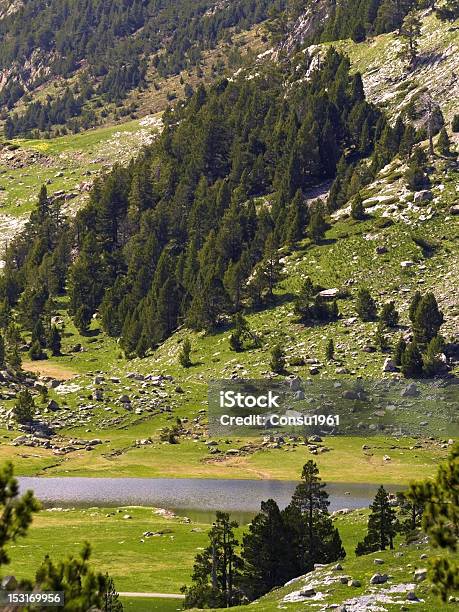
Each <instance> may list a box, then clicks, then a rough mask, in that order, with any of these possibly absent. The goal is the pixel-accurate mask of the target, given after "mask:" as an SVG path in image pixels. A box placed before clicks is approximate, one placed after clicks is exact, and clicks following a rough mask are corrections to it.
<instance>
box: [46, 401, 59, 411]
mask: <svg viewBox="0 0 459 612" xmlns="http://www.w3.org/2000/svg"><path fill="white" fill-rule="evenodd" d="M46 408H47V409H48V410H50V411H51V412H57V411H58V410H59V404H58V403H57V402H56V400H53V399H52V400H51V401H50V402H49V404H48V405H47V406H46Z"/></svg>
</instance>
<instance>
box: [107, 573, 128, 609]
mask: <svg viewBox="0 0 459 612" xmlns="http://www.w3.org/2000/svg"><path fill="white" fill-rule="evenodd" d="M103 600H104V601H103V607H102V612H123V604H122V603H121V601H120V599H119V595H118V592H117V590H116V587H115V583H114V581H113V578H111V577H110V576H109V575H108V574H105V589H104V592H103Z"/></svg>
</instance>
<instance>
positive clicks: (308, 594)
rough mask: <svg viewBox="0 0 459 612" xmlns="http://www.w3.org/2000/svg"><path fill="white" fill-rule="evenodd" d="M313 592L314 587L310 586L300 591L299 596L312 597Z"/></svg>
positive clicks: (314, 592)
mask: <svg viewBox="0 0 459 612" xmlns="http://www.w3.org/2000/svg"><path fill="white" fill-rule="evenodd" d="M315 594H316V591H315V589H313V588H312V587H311V588H309V589H303V590H302V591H301V592H300V597H314V595H315Z"/></svg>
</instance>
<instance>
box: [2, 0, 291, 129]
mask: <svg viewBox="0 0 459 612" xmlns="http://www.w3.org/2000/svg"><path fill="white" fill-rule="evenodd" d="M284 4H285V3H284V2H283V0H257V1H256V2H249V1H247V0H237V2H236V3H231V5H229V4H228V3H226V2H218V3H215V2H213V1H212V0H181V1H180V2H173V3H172V2H170V1H169V0H160V1H153V0H151V1H148V2H129V3H125V2H118V1H116V2H110V3H105V2H100V1H99V0H86V1H85V2H84V3H83V4H82V3H81V2H68V3H65V4H62V3H59V2H50V3H46V2H42V1H41V0H30V1H29V2H27V3H24V4H22V3H13V4H9V3H8V4H7V5H5V7H4V14H3V19H0V46H1V50H2V53H1V55H0V107H1V108H3V113H2V114H3V119H6V133H7V136H8V137H11V136H14V135H22V134H30V133H31V131H33V130H37V131H40V132H43V131H49V130H50V129H53V127H54V126H56V125H63V124H65V125H66V127H67V128H70V129H73V130H74V131H75V130H76V129H77V128H79V129H81V128H82V127H83V128H87V127H88V126H91V125H94V124H95V122H96V121H97V119H98V118H99V111H98V109H100V107H101V105H102V106H103V105H105V104H110V103H116V104H118V105H119V104H120V103H121V102H122V101H123V100H124V99H125V98H126V96H127V95H128V94H129V93H130V92H131V91H133V90H139V89H140V90H143V89H145V88H148V87H149V86H152V87H153V86H154V88H155V89H158V88H159V85H158V83H157V82H156V81H158V80H160V79H164V78H165V77H167V76H171V75H172V76H173V75H179V74H180V73H181V72H182V71H185V70H192V69H197V71H198V72H199V74H201V72H202V68H201V66H200V64H201V61H202V59H203V54H204V53H205V52H206V50H209V49H214V48H215V47H216V46H217V45H218V44H219V42H221V41H223V40H226V41H229V40H231V37H232V35H233V34H234V33H238V32H240V31H241V30H248V29H250V27H251V26H252V25H253V24H256V23H261V22H262V21H264V20H265V19H266V18H267V16H268V12H269V11H271V10H273V11H279V10H281V9H282V8H284ZM152 72H153V73H154V78H155V82H154V83H151V82H150V83H149V82H148V81H147V74H148V73H150V74H151V73H152ZM63 79H64V83H63V82H62V80H63ZM187 80H188V79H187ZM181 84H182V85H183V80H182V83H181ZM189 86H190V84H189ZM56 88H57V89H56ZM43 92H44V93H45V96H46V97H45V98H44V99H43V97H42V98H41V96H40V93H41V94H43ZM24 102H25V104H26V108H25V110H24ZM16 107H17V111H18V112H17V113H14V114H13V113H12V111H13V110H16ZM156 110H160V109H156Z"/></svg>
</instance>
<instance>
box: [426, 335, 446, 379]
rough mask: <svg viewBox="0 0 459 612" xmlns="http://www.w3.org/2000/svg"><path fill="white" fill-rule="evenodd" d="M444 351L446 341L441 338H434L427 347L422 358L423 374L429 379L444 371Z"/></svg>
mask: <svg viewBox="0 0 459 612" xmlns="http://www.w3.org/2000/svg"><path fill="white" fill-rule="evenodd" d="M443 350H444V341H443V338H440V337H439V336H436V337H435V338H432V340H431V341H430V342H429V344H428V345H427V347H426V350H425V353H424V354H423V356H422V361H423V374H424V376H426V377H427V378H431V377H432V376H435V375H436V374H438V373H439V372H441V371H442V370H443V368H444V365H445V364H444V363H443V361H442V358H441V354H442V353H443Z"/></svg>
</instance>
